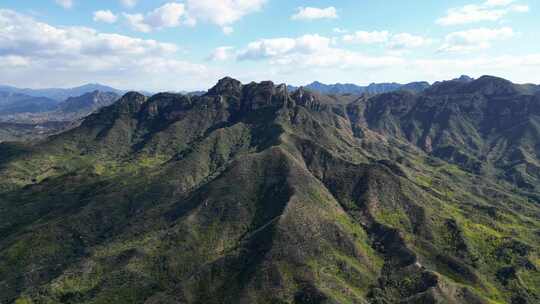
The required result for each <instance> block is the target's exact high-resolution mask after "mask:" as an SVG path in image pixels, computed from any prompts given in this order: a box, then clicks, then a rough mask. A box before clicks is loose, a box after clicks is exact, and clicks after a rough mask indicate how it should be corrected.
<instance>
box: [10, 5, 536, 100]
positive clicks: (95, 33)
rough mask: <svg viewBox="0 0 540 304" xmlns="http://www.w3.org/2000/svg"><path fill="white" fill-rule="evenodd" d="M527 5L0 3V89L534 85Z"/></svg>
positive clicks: (532, 29)
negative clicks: (492, 80)
mask: <svg viewBox="0 0 540 304" xmlns="http://www.w3.org/2000/svg"><path fill="white" fill-rule="evenodd" d="M537 5H538V2H537V1H532V0H465V1H462V0H459V1H457V0H456V1H428V0H410V1H403V0H387V1H380V0H364V1H359V0H339V1H325V0H311V1H299V0H181V1H180V0H179V1H172V0H168V1H150V0H138V1H137V0H107V1H98V0H92V1H90V0H26V1H20V0H2V2H1V3H0V66H1V69H2V72H1V73H0V83H1V84H9V85H16V86H21V87H53V86H54V87H70V86H76V85H80V84H83V83H88V82H100V83H105V84H109V85H113V86H116V87H118V88H123V89H145V90H151V91H159V90H193V89H203V88H208V87H210V86H211V85H213V84H214V83H215V82H216V81H217V80H218V79H219V78H221V77H224V76H232V77H235V78H238V79H240V80H242V81H244V82H249V81H261V80H273V81H274V82H278V83H282V82H286V83H289V84H294V85H300V84H306V83H309V82H312V81H314V80H318V81H322V82H326V83H336V82H349V83H357V84H367V83H371V82H393V81H395V82H403V83H404V82H410V81H420V80H425V81H430V82H433V81H437V80H443V79H450V78H454V77H457V76H459V75H461V74H467V75H471V76H473V77H479V76H481V75H484V74H491V75H496V76H501V77H505V78H508V79H510V80H512V81H515V82H521V83H524V82H532V83H540V43H538V41H539V38H540V35H539V32H538V29H540V18H539V17H540V14H539V13H538V12H539V11H538V9H539V8H538V7H537Z"/></svg>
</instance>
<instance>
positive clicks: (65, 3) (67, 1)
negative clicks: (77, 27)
mask: <svg viewBox="0 0 540 304" xmlns="http://www.w3.org/2000/svg"><path fill="white" fill-rule="evenodd" d="M55 1H56V4H58V5H60V6H61V7H63V8H72V7H73V0H55Z"/></svg>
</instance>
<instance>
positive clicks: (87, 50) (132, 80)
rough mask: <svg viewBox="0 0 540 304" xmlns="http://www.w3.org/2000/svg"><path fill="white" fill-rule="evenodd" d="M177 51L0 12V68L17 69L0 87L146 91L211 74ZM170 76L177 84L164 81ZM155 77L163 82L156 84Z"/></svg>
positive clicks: (4, 76)
mask: <svg viewBox="0 0 540 304" xmlns="http://www.w3.org/2000/svg"><path fill="white" fill-rule="evenodd" d="M178 50H179V47H178V46H177V45H174V44H170V43H162V42H158V41H155V40H149V39H140V38H134V37H129V36H124V35H119V34H112V33H101V32H98V31H96V30H94V29H92V28H87V27H69V26H66V27H55V26H51V25H49V24H46V23H42V22H39V21H36V20H35V19H34V18H32V17H29V16H27V15H23V14H20V13H17V12H15V11H11V10H2V9H0V65H2V66H14V67H17V68H14V69H13V70H12V71H10V73H1V75H0V83H1V82H4V83H20V84H21V85H25V86H32V85H38V86H43V85H47V86H48V85H62V83H63V84H64V85H65V84H66V83H67V82H71V81H73V82H75V81H78V82H76V83H74V84H77V83H81V82H87V81H102V82H108V83H111V84H118V85H119V86H122V87H132V88H133V87H136V86H137V85H140V87H145V88H148V89H150V88H151V87H152V86H155V87H159V86H161V87H162V86H163V85H164V84H167V83H169V84H170V83H177V82H178V81H181V82H182V81H183V82H184V83H191V84H192V86H196V82H200V81H204V79H207V77H208V73H212V72H211V71H210V69H208V68H207V67H206V66H204V65H201V64H195V63H191V62H187V61H185V60H181V59H178V56H179V54H178ZM149 73H150V74H149ZM151 73H156V74H151ZM44 74H47V75H50V77H49V76H48V77H45V78H44V77H42V75H44ZM168 77H170V78H171V79H170V80H171V81H172V80H173V79H172V78H174V79H176V80H175V81H174V82H164V81H167V78H168ZM154 78H155V79H159V80H160V81H161V82H162V83H161V84H160V83H158V82H157V80H156V82H155V83H154ZM195 80H196V81H195Z"/></svg>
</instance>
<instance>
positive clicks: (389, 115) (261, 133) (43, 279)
mask: <svg viewBox="0 0 540 304" xmlns="http://www.w3.org/2000/svg"><path fill="white" fill-rule="evenodd" d="M412 86H413V87H414V85H412ZM388 87H391V85H390V86H387V88H388ZM0 128H1V126H0ZM0 131H1V129H0ZM539 257H540V93H538V92H531V90H529V89H527V88H526V86H522V85H517V84H513V83H511V82H510V81H507V80H504V79H501V78H497V77H492V76H484V77H481V78H479V79H476V80H467V81H462V80H459V79H458V80H452V81H444V82H439V83H437V84H436V85H433V86H431V87H430V88H428V89H426V90H423V91H422V92H420V93H413V92H411V91H408V90H401V89H400V90H396V91H393V92H387V93H382V94H376V95H370V94H365V95H363V96H355V95H350V94H349V95H324V94H320V93H318V92H314V91H311V90H307V89H304V88H302V89H298V90H295V91H289V90H288V89H287V87H286V86H285V85H275V84H274V83H272V82H270V81H265V82H261V83H249V84H242V83H241V82H240V81H237V80H235V79H232V78H224V79H222V80H220V81H219V83H218V84H217V85H215V86H214V87H213V88H211V89H210V90H209V91H208V92H207V93H206V94H204V95H202V96H188V95H183V94H172V93H160V94H155V95H153V96H152V97H150V98H148V97H146V96H144V95H141V94H139V93H135V92H129V93H127V94H125V95H124V96H123V97H122V98H121V99H119V100H118V101H117V102H115V103H114V104H112V105H110V106H108V107H104V108H102V109H101V110H99V111H97V112H94V113H93V114H91V115H89V116H88V117H86V118H85V119H84V120H83V121H82V123H81V124H80V125H79V126H77V127H76V128H73V129H71V130H69V131H67V132H63V133H61V134H57V135H54V136H52V137H49V138H48V139H46V140H44V141H42V142H39V143H33V144H20V143H18V144H13V143H3V144H0V303H17V304H18V303H146V304H157V303H164V304H168V303H171V304H172V303H182V304H202V303H204V304H246V303H250V304H269V303H275V304H285V303H287V304H338V303H339V304H342V303H350V304H366V303H370V304H397V303H400V304H419V303H423V304H435V303H437V304H442V303H446V304H458V303H459V304H495V303H501V304H502V303H511V304H537V303H540V284H539V282H540V260H539Z"/></svg>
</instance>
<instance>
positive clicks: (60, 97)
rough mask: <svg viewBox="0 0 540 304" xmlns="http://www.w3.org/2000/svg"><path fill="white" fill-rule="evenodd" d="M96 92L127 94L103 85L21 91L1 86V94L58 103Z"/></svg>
mask: <svg viewBox="0 0 540 304" xmlns="http://www.w3.org/2000/svg"><path fill="white" fill-rule="evenodd" d="M94 91H100V92H112V93H116V94H118V95H122V94H124V93H126V91H122V90H118V89H115V88H113V87H110V86H106V85H102V84H85V85H82V86H79V87H74V88H67V89H62V88H47V89H21V88H17V87H13V86H6V85H0V93H2V92H3V93H16V94H23V95H27V96H31V97H45V98H48V99H52V100H55V101H57V102H62V101H65V100H66V99H68V98H70V97H78V96H81V95H84V94H87V93H91V92H94Z"/></svg>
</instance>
